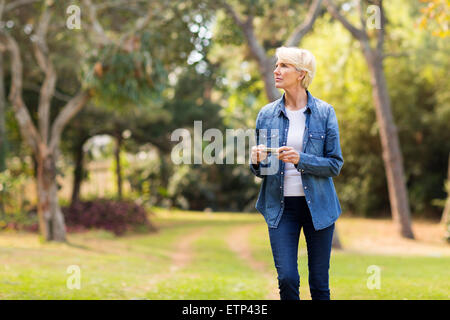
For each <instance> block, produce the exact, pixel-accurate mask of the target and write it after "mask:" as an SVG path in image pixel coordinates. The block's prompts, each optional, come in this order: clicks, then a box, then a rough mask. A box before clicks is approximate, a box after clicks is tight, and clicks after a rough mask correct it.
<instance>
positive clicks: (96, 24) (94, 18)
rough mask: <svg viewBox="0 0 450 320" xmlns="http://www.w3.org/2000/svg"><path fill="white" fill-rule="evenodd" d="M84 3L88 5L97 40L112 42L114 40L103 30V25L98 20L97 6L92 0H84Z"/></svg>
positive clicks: (103, 42) (104, 43)
mask: <svg viewBox="0 0 450 320" xmlns="http://www.w3.org/2000/svg"><path fill="white" fill-rule="evenodd" d="M83 3H84V5H85V6H86V7H87V11H88V16H89V20H90V21H91V24H92V31H93V33H94V34H95V35H96V36H97V40H98V41H99V42H100V43H101V44H103V45H107V44H110V43H112V40H111V39H110V38H109V37H108V36H107V35H106V33H105V30H103V27H102V25H101V24H100V22H99V21H98V18H97V8H96V6H95V5H94V4H92V2H91V0H83Z"/></svg>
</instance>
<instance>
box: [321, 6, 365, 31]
mask: <svg viewBox="0 0 450 320" xmlns="http://www.w3.org/2000/svg"><path fill="white" fill-rule="evenodd" d="M324 4H325V6H326V7H327V10H328V12H329V13H330V14H331V15H332V16H333V18H335V19H337V20H339V21H340V22H341V23H342V25H343V26H344V27H345V28H346V29H347V30H348V31H349V32H350V33H351V34H352V35H353V36H354V37H355V38H356V39H358V40H363V39H364V38H367V34H366V33H365V32H364V31H363V30H361V29H358V28H356V27H355V26H354V25H352V24H351V23H350V22H349V21H348V20H347V19H346V18H345V17H344V16H342V15H341V14H340V13H339V10H338V9H337V7H336V6H335V4H334V3H333V0H324Z"/></svg>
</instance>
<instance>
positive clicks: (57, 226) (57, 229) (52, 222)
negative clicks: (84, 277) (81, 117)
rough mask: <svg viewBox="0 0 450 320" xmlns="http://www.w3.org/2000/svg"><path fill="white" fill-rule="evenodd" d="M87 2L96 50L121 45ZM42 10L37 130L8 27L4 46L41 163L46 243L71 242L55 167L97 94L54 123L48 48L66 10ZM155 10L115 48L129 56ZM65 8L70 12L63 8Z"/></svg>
mask: <svg viewBox="0 0 450 320" xmlns="http://www.w3.org/2000/svg"><path fill="white" fill-rule="evenodd" d="M34 2H38V1H20V0H18V1H15V2H12V3H9V4H8V5H7V6H5V4H4V0H3V1H2V2H1V6H0V7H1V8H2V9H4V12H8V11H12V10H14V9H16V8H17V7H18V6H20V5H29V4H30V3H34ZM84 3H85V5H86V7H87V8H88V9H90V18H91V22H92V25H93V29H94V30H96V31H97V33H94V34H88V36H91V35H92V36H95V35H100V37H98V38H96V41H97V42H95V43H96V45H97V46H105V45H107V44H110V45H114V44H116V43H115V42H114V41H112V40H111V39H110V38H108V37H107V36H106V35H105V33H104V30H103V29H102V27H101V25H100V24H99V23H98V20H97V18H96V15H95V7H94V6H93V5H92V4H91V2H90V1H89V0H86V1H85V2H84ZM39 5H40V7H41V14H40V17H39V20H38V22H37V27H36V32H35V33H34V34H33V37H32V48H33V54H34V57H35V59H36V61H37V64H38V67H39V68H40V70H41V72H42V73H43V74H44V80H43V83H42V85H41V86H40V97H39V103H38V108H37V109H38V112H37V117H38V119H37V126H36V125H35V124H34V123H33V120H32V117H31V115H30V113H29V110H28V108H27V106H26V104H25V102H24V99H23V96H22V90H23V76H24V74H23V73H24V72H23V62H22V54H21V49H20V46H19V44H18V42H17V40H16V39H15V38H14V37H13V36H12V34H11V33H10V32H8V31H7V30H6V29H5V28H2V29H1V30H0V43H1V45H2V47H3V49H4V50H7V51H8V52H9V55H10V59H11V78H12V79H11V88H10V93H9V100H10V101H11V103H12V105H13V108H14V112H15V116H16V119H17V121H18V123H19V127H20V131H21V134H22V136H23V138H24V140H25V141H26V143H27V144H28V145H29V146H30V148H31V151H32V153H33V156H34V158H35V161H36V163H37V189H38V216H39V229H40V232H41V234H42V236H43V237H44V239H45V240H47V241H50V240H55V241H66V231H65V223H64V216H63V214H62V212H61V209H60V206H59V203H58V196H57V184H56V175H57V168H56V162H57V159H58V157H59V153H60V150H59V149H60V141H61V135H62V132H63V130H64V128H65V127H66V125H67V124H68V123H69V122H70V120H71V119H72V118H73V117H74V116H75V115H76V114H77V113H78V112H79V111H80V110H81V109H82V108H83V107H84V106H85V105H86V103H87V102H88V101H89V99H90V98H91V97H92V95H93V94H95V91H94V92H93V91H92V90H90V89H89V88H88V87H86V86H83V85H82V86H81V89H79V90H78V93H76V94H75V95H73V96H72V97H71V98H70V99H69V101H68V102H67V103H66V104H65V105H64V107H63V108H62V110H61V111H60V112H59V113H58V114H57V116H56V118H55V119H54V121H53V122H52V123H50V122H51V121H50V120H51V118H50V115H51V102H52V98H53V96H54V94H55V86H56V83H57V69H56V67H55V65H54V63H53V58H52V57H51V51H50V49H49V46H48V45H47V37H48V34H47V33H48V30H49V26H50V24H51V22H52V23H57V22H56V21H52V19H55V15H53V13H54V11H55V10H56V9H57V8H59V9H61V7H58V5H56V4H49V2H48V1H43V2H42V3H39ZM110 5H111V3H110ZM150 7H151V6H150V5H149V6H148V8H147V10H145V11H143V12H144V15H143V17H141V18H140V19H137V20H136V22H135V24H133V25H132V26H131V29H130V30H126V32H125V31H124V30H122V29H121V30H119V33H122V36H121V37H120V40H119V41H118V43H117V44H116V45H117V47H119V48H122V49H124V50H125V51H128V52H130V51H131V52H132V51H133V49H134V47H133V45H132V44H133V41H134V39H135V37H136V35H135V33H136V32H138V31H140V30H142V29H143V28H144V27H146V26H147V24H148V23H149V21H150V19H151V17H152V14H153V12H152V10H150ZM27 9H28V10H29V12H27V13H28V14H31V15H33V14H35V13H36V12H35V10H34V8H33V7H27ZM62 9H66V8H64V7H63V8H62ZM139 12H141V11H139ZM0 13H3V12H0ZM0 18H1V16H0ZM59 22H61V21H59ZM62 29H64V27H63V28H62ZM130 42H131V49H130ZM71 45H73V43H71Z"/></svg>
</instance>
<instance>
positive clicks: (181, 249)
mask: <svg viewBox="0 0 450 320" xmlns="http://www.w3.org/2000/svg"><path fill="white" fill-rule="evenodd" d="M207 229H208V227H201V228H198V229H195V230H194V231H192V232H191V233H189V234H186V235H185V236H182V237H180V238H179V242H178V243H177V244H176V245H175V246H174V251H173V253H172V254H171V260H172V262H171V264H170V267H169V269H168V271H167V272H166V273H160V274H154V275H153V276H152V277H151V278H150V279H149V280H148V282H146V283H145V284H144V285H143V286H140V290H143V291H149V290H152V289H153V288H154V287H155V285H156V284H157V283H158V282H160V281H164V280H167V279H170V278H171V277H173V275H174V273H175V272H177V271H178V270H180V269H182V268H184V267H185V266H187V265H188V264H189V263H190V262H191V261H192V256H193V249H192V245H193V243H194V242H195V241H196V240H197V239H198V238H200V237H201V236H202V235H203V233H204V232H205V231H206V230H207Z"/></svg>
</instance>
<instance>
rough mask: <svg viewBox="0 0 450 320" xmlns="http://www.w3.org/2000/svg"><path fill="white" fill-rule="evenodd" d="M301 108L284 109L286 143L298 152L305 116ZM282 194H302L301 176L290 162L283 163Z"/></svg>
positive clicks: (301, 142)
mask: <svg viewBox="0 0 450 320" xmlns="http://www.w3.org/2000/svg"><path fill="white" fill-rule="evenodd" d="M305 110H306V106H305V107H303V108H302V109H299V110H295V111H291V110H288V109H286V114H287V117H288V119H289V131H288V137H287V142H286V145H287V146H288V147H292V148H294V149H295V150H296V151H297V152H298V153H300V152H301V151H302V146H303V133H304V131H305V122H306V117H305V114H304V111H305ZM284 168H285V169H284V196H285V197H289V196H290V197H293V196H304V195H305V192H304V191H303V183H302V176H301V174H300V172H298V170H297V169H296V168H295V166H294V164H292V163H285V167H284Z"/></svg>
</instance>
